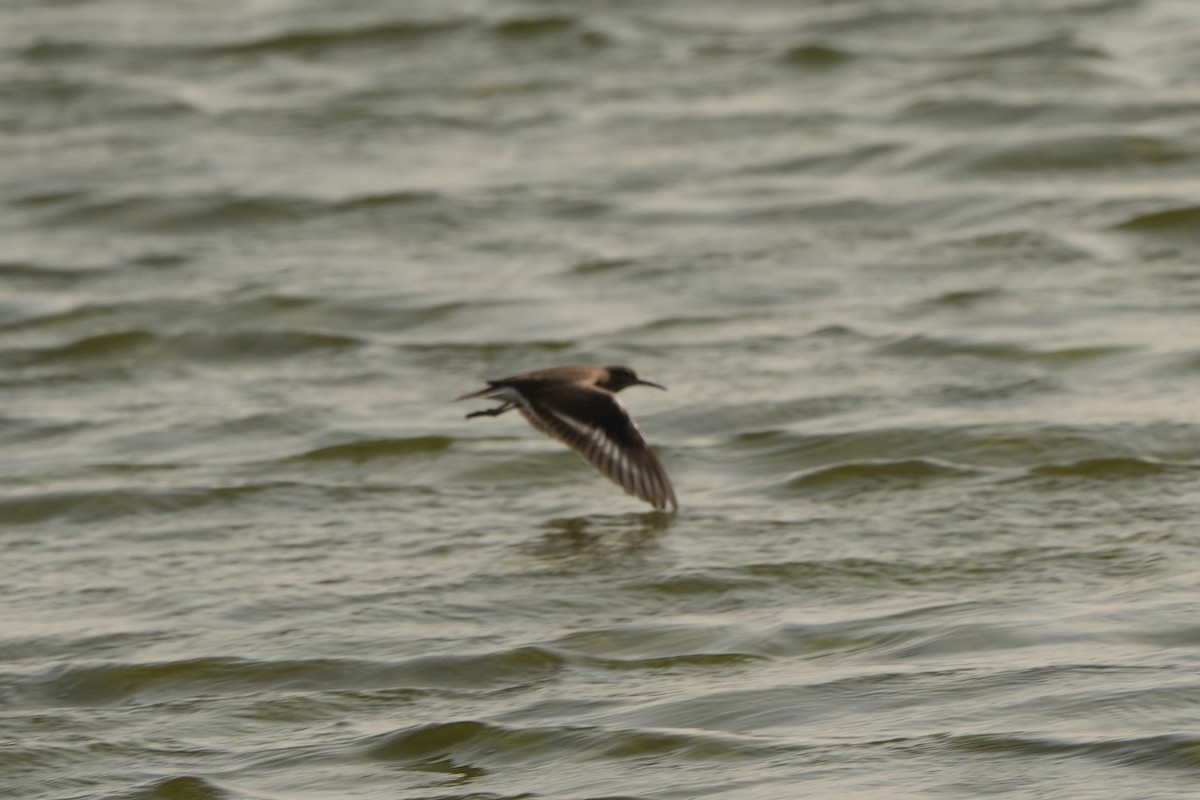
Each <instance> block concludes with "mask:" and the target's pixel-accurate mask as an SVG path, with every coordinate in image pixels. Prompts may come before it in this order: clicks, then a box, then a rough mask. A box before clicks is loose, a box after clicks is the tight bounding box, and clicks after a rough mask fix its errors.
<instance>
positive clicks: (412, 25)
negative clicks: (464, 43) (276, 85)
mask: <svg viewBox="0 0 1200 800" xmlns="http://www.w3.org/2000/svg"><path fill="white" fill-rule="evenodd" d="M471 27H473V23H472V22H471V21H470V20H467V19H454V18H442V19H427V20H418V19H405V20H394V21H384V20H377V21H375V22H371V23H368V24H365V25H359V26H345V27H332V26H331V27H310V28H296V29H293V30H285V31H279V32H275V33H270V34H267V35H264V36H259V37H255V38H246V39H243V40H242V41H239V42H233V43H223V44H214V45H211V46H209V47H208V48H205V49H204V50H202V51H201V52H202V53H205V54H210V53H215V54H219V53H227V54H232V55H288V54H291V55H295V56H300V57H317V56H330V55H331V54H332V53H333V51H338V50H348V49H356V48H363V47H369V48H380V47H412V46H413V45H416V44H422V43H426V42H428V43H438V42H442V41H444V40H446V39H447V37H449V36H450V35H452V34H455V33H459V32H461V31H464V30H467V29H469V28H471Z"/></svg>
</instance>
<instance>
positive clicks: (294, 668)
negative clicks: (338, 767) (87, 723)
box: [0, 647, 565, 707]
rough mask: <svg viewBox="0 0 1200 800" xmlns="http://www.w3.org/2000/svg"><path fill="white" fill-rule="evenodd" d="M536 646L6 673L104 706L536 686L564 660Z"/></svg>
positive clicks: (55, 697)
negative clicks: (382, 657) (384, 657)
mask: <svg viewBox="0 0 1200 800" xmlns="http://www.w3.org/2000/svg"><path fill="white" fill-rule="evenodd" d="M564 663H565V662H564V660H563V658H562V657H561V656H559V655H556V654H554V653H553V652H551V651H549V650H545V649H542V648H535V647H517V648H513V649H510V650H504V651H497V652H494V653H484V654H479V655H474V656H467V655H453V656H423V657H417V658H412V659H409V660H407V661H404V662H398V663H386V662H380V661H363V660H352V659H331V658H324V659H305V660H279V661H265V660H257V659H248V658H238V657H232V656H229V657H224V656H223V657H216V656H212V657H205V658H195V659H185V660H178V661H164V662H157V663H144V664H134V663H127V662H113V663H95V662H92V663H88V662H83V661H75V662H72V663H71V664H69V665H66V666H62V667H54V668H51V669H48V670H45V671H43V672H40V673H34V674H23V675H13V674H9V675H0V679H2V680H3V685H4V686H5V687H6V693H7V694H9V695H11V696H15V697H19V698H20V700H21V702H22V704H23V705H25V706H34V707H41V706H45V707H59V706H64V707H96V706H108V705H123V704H144V703H162V702H165V701H173V700H178V699H186V698H205V697H212V696H226V695H229V696H247V695H248V696H254V695H258V694H260V693H263V692H276V693H278V692H344V691H356V690H366V689H387V690H389V691H391V690H401V689H403V690H408V691H438V692H441V691H465V692H476V691H493V690H497V689H510V688H514V687H520V686H530V685H536V684H539V683H542V682H545V681H547V680H550V679H552V678H553V676H554V675H556V674H557V673H558V672H559V671H560V670H561V669H562V667H563V665H564Z"/></svg>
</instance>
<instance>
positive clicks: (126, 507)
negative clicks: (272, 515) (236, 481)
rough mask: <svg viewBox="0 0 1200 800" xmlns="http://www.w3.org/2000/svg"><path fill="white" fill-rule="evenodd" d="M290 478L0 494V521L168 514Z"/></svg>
mask: <svg viewBox="0 0 1200 800" xmlns="http://www.w3.org/2000/svg"><path fill="white" fill-rule="evenodd" d="M292 486H294V485H293V484H259V485H247V486H223V487H211V486H204V487H196V488H178V489H161V488H157V487H132V486H126V487H125V488H122V489H108V490H104V489H97V490H90V491H88V490H79V491H57V492H41V493H37V494H8V495H7V496H0V526H18V525H36V524H40V523H43V522H47V521H50V520H59V521H62V522H72V523H78V524H90V523H94V522H101V521H104V520H111V519H119V518H121V517H129V516H139V515H144V514H172V513H177V512H180V511H187V510H192V509H198V508H207V507H210V506H218V507H228V506H233V505H236V504H237V503H238V502H240V501H242V500H244V499H246V498H250V497H254V496H257V495H261V494H264V493H269V492H272V491H276V490H279V489H288V488H290V487H292Z"/></svg>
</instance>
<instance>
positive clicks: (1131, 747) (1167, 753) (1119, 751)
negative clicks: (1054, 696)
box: [945, 733, 1200, 773]
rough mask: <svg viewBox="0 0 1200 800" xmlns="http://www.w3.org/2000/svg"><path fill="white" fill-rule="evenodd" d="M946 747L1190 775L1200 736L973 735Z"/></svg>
mask: <svg viewBox="0 0 1200 800" xmlns="http://www.w3.org/2000/svg"><path fill="white" fill-rule="evenodd" d="M945 742H946V745H947V746H949V747H951V748H953V749H955V750H960V751H964V752H969V753H983V754H995V755H1005V756H1013V757H1017V758H1052V759H1061V758H1064V757H1077V758H1084V759H1087V760H1089V761H1095V762H1097V763H1099V764H1103V765H1112V764H1121V765H1125V766H1139V767H1153V768H1155V769H1165V770H1181V771H1184V772H1187V773H1194V772H1195V771H1196V770H1197V769H1200V736H1196V735H1195V734H1190V733H1166V734H1161V735H1152V736H1134V737H1128V738H1100V739H1097V740H1093V741H1072V740H1070V739H1064V738H1047V737H1035V736H1018V735H1000V734H973V735H965V736H948V737H946V739H945Z"/></svg>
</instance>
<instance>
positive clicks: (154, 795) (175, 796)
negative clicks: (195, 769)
mask: <svg viewBox="0 0 1200 800" xmlns="http://www.w3.org/2000/svg"><path fill="white" fill-rule="evenodd" d="M243 797H245V795H243V794H242V793H241V792H238V791H232V790H230V789H226V788H224V787H223V786H221V785H220V784H219V783H218V782H217V781H214V780H213V779H211V778H202V777H199V776H197V775H173V776H171V777H169V778H156V779H154V780H152V781H149V782H148V783H146V784H144V785H142V786H138V787H137V788H134V789H131V790H130V791H128V792H120V793H118V794H112V795H107V796H106V797H105V800H240V799H241V798H243Z"/></svg>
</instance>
